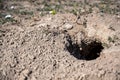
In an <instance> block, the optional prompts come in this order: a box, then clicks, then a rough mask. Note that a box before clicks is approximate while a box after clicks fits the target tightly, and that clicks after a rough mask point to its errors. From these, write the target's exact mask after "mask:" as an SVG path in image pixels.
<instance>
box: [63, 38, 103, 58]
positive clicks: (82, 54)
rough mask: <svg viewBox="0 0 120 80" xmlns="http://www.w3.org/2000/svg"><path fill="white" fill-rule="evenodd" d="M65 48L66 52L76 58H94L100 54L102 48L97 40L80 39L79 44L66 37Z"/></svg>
mask: <svg viewBox="0 0 120 80" xmlns="http://www.w3.org/2000/svg"><path fill="white" fill-rule="evenodd" d="M67 42H68V43H67V44H66V45H65V46H66V49H67V50H68V52H69V53H70V54H71V55H73V56H74V57H75V58H77V59H83V60H94V59H96V58H98V57H99V56H100V53H101V51H102V50H103V49H104V47H103V46H102V43H101V42H100V41H97V40H93V41H90V42H89V43H87V42H86V41H84V40H82V41H81V44H77V43H73V41H72V40H71V38H70V37H69V39H67Z"/></svg>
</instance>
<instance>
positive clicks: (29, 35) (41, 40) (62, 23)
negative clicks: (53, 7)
mask: <svg viewBox="0 0 120 80" xmlns="http://www.w3.org/2000/svg"><path fill="white" fill-rule="evenodd" d="M19 3H20V2H19ZM24 3H25V2H24ZM28 3H29V2H26V6H27V7H30V8H32V7H33V5H31V4H28ZM20 4H21V3H20ZM14 15H15V17H14V18H15V19H17V20H19V21H20V23H19V21H18V23H11V22H7V23H5V24H2V25H1V26H0V80H120V15H119V14H117V15H113V14H107V13H101V12H99V11H98V10H96V8H95V10H94V11H93V12H92V13H89V14H84V15H77V16H76V15H74V14H72V13H57V14H55V15H52V14H46V15H45V16H42V17H40V16H38V15H37V14H36V15H35V16H34V17H32V19H30V20H29V19H28V17H27V19H24V18H23V17H24V16H21V15H20V17H18V16H16V14H14ZM25 16H26V15H25ZM29 16H30V15H29Z"/></svg>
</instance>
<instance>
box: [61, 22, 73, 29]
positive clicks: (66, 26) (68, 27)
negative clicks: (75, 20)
mask: <svg viewBox="0 0 120 80" xmlns="http://www.w3.org/2000/svg"><path fill="white" fill-rule="evenodd" d="M63 28H64V29H66V30H70V29H72V28H73V25H71V24H68V23H67V24H65V25H63Z"/></svg>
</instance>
